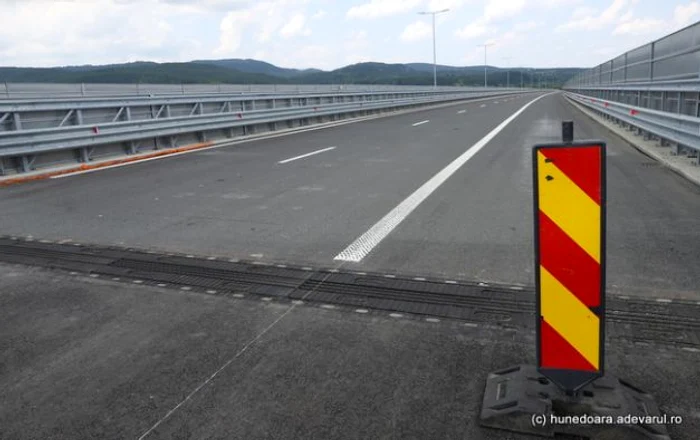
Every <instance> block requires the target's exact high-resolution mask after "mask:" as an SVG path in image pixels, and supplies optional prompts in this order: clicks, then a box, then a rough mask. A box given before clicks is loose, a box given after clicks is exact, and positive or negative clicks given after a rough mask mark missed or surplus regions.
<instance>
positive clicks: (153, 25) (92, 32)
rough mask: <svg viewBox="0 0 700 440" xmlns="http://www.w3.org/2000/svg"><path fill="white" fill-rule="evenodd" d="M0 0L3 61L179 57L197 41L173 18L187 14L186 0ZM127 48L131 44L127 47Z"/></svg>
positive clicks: (60, 62) (58, 62)
mask: <svg viewBox="0 0 700 440" xmlns="http://www.w3.org/2000/svg"><path fill="white" fill-rule="evenodd" d="M144 3H145V4H146V5H147V7H144V8H142V10H140V11H139V13H138V14H134V13H133V9H134V5H133V4H129V3H115V2H112V1H109V0H93V1H79V0H77V1H72V2H68V1H63V2H57V1H50V0H34V1H21V2H7V1H0V17H5V18H7V19H6V20H3V21H2V25H1V26H0V41H2V42H3V44H2V45H1V46H0V60H2V64H4V65H20V66H27V65H30V66H52V65H66V64H87V63H93V64H99V63H104V62H114V56H115V55H114V54H115V53H117V54H118V56H119V58H120V59H119V61H120V62H124V61H129V60H132V59H134V58H140V59H151V60H155V61H161V60H162V61H174V60H179V58H180V57H181V56H182V55H185V54H187V52H188V51H189V50H190V49H192V48H193V47H194V45H192V44H191V42H190V41H188V39H187V38H186V37H182V36H180V35H179V34H178V33H176V32H175V30H174V27H173V25H172V24H171V22H172V21H173V20H176V19H178V17H183V16H184V15H186V9H183V6H182V5H172V4H168V3H164V2H158V1H154V0H144ZM125 48H130V49H131V50H130V51H128V52H127V51H126V50H125Z"/></svg>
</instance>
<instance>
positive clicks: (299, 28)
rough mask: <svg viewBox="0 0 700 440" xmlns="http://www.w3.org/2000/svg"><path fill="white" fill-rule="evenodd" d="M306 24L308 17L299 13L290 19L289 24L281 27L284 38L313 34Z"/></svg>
mask: <svg viewBox="0 0 700 440" xmlns="http://www.w3.org/2000/svg"><path fill="white" fill-rule="evenodd" d="M304 24H306V17H304V14H301V13H297V14H294V15H293V16H292V18H290V19H289V21H288V22H287V24H285V25H284V26H282V29H280V32H279V33H280V36H282V37H284V38H291V37H294V36H297V35H305V36H308V35H311V30H310V29H309V28H307V27H305V26H304Z"/></svg>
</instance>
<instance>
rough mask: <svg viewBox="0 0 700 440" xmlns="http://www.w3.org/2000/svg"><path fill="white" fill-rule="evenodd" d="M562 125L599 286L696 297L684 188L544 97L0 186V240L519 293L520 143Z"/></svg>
mask: <svg viewBox="0 0 700 440" xmlns="http://www.w3.org/2000/svg"><path fill="white" fill-rule="evenodd" d="M562 120H573V121H574V123H575V131H576V138H577V139H584V138H587V139H590V138H597V139H603V140H605V141H606V142H607V144H608V150H609V151H608V203H609V204H608V288H609V290H610V291H611V292H617V293H621V294H626V295H641V296H654V297H668V298H677V297H682V298H696V296H698V291H697V290H698V287H697V286H698V285H700V275H699V274H698V269H697V263H698V262H699V261H700V247H699V246H697V243H698V239H699V238H700V189H699V188H698V187H696V186H694V185H693V184H691V183H689V182H687V181H685V180H684V179H683V178H681V177H679V176H677V175H676V174H674V173H673V172H671V171H669V170H667V169H665V168H663V167H662V166H659V165H658V164H656V163H654V162H653V160H651V159H649V158H647V157H646V156H644V155H642V154H641V153H639V152H637V151H636V150H635V149H633V148H632V147H631V146H629V145H628V144H626V143H625V142H624V141H622V140H620V139H619V138H617V137H615V136H614V135H612V134H611V133H609V132H608V131H606V130H604V129H603V128H601V127H600V126H599V125H597V124H595V123H594V122H593V121H591V120H590V119H588V118H587V117H586V116H585V115H583V114H581V113H580V112H579V111H578V110H576V109H574V108H573V107H572V106H570V105H569V104H568V103H567V102H566V101H565V99H564V98H563V96H561V95H560V94H556V93H555V94H547V95H543V94H541V93H540V94H538V93H532V94H525V95H520V96H513V97H510V98H505V99H504V98H500V99H499V98H496V99H491V100H488V101H478V102H472V103H462V104H458V105H454V106H446V107H443V108H437V109H430V110H422V111H417V112H411V113H405V114H399V115H394V116H389V117H385V118H379V119H372V120H368V121H364V122H358V123H353V124H347V125H341V126H338V127H333V128H328V129H323V130H314V131H308V132H302V133H298V134H293V135H289V136H282V137H276V138H271V139H266V140H257V141H253V142H248V143H242V144H237V145H234V146H228V147H221V148H213V149H208V150H204V151H199V152H195V153H191V154H186V155H182V156H178V157H172V158H167V159H161V160H155V161H149V162H145V163H140V164H133V165H129V166H124V167H119V168H113V169H107V170H102V171H98V172H93V173H87V174H83V175H76V176H70V177H64V178H58V179H51V180H44V181H37V182H33V183H27V184H21V185H15V186H11V187H7V188H4V189H2V190H1V191H0V206H2V224H1V225H0V234H5V235H17V236H23V237H26V236H32V237H34V238H36V239H49V240H72V241H73V242H78V243H96V244H107V245H122V246H131V247H137V248H148V249H152V250H155V251H163V252H181V253H191V254H196V255H201V256H218V257H227V258H240V259H248V260H261V261H268V262H277V263H293V264H297V265H309V266H313V267H328V268H342V269H346V270H356V271H367V272H382V273H391V274H411V275H415V276H426V275H427V276H438V277H443V278H446V279H454V280H472V281H473V280H476V281H485V282H500V283H508V284H522V285H532V284H533V283H534V277H533V266H534V264H533V248H532V239H533V234H532V230H533V224H532V217H533V214H532V185H531V180H532V176H531V172H532V171H531V163H530V162H531V148H532V146H533V145H535V144H537V143H542V142H550V141H557V140H559V139H560V136H561V128H560V123H561V121H562ZM494 130H495V131H494Z"/></svg>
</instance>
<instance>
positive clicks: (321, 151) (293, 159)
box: [277, 147, 335, 164]
mask: <svg viewBox="0 0 700 440" xmlns="http://www.w3.org/2000/svg"><path fill="white" fill-rule="evenodd" d="M330 150H335V147H328V148H324V149H323V150H316V151H312V152H311V153H306V154H302V155H301V156H297V157H292V158H290V159H285V160H281V161H279V162H277V163H278V164H285V163H289V162H292V161H295V160H298V159H303V158H305V157H309V156H313V155H314V154H319V153H323V152H324V151H330Z"/></svg>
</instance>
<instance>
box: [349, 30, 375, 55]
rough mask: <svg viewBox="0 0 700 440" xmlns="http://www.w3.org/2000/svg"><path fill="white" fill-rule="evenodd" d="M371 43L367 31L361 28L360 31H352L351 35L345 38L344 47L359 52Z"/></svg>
mask: <svg viewBox="0 0 700 440" xmlns="http://www.w3.org/2000/svg"><path fill="white" fill-rule="evenodd" d="M369 45H370V44H369V38H368V37H367V31H366V30H364V29H360V30H359V31H353V32H351V33H350V36H349V37H348V38H346V39H345V43H344V44H343V48H344V49H345V51H346V52H359V51H362V50H364V49H367V48H369Z"/></svg>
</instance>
